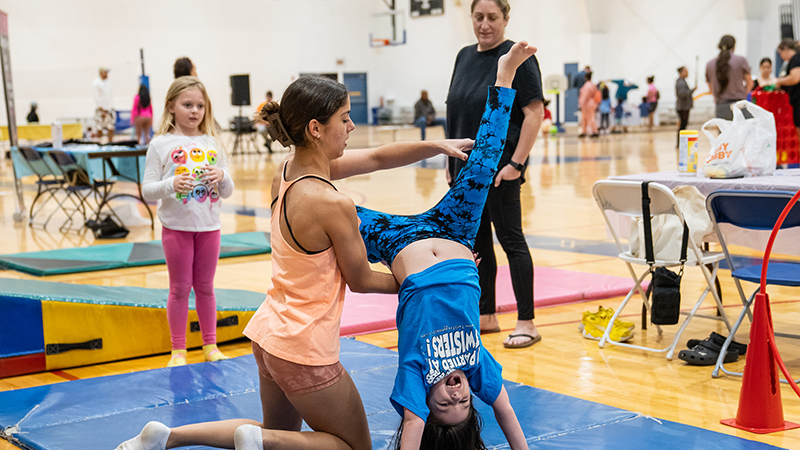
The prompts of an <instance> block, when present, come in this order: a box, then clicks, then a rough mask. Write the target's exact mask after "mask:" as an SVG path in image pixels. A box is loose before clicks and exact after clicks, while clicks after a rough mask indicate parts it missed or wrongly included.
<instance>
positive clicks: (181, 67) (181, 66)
mask: <svg viewBox="0 0 800 450" xmlns="http://www.w3.org/2000/svg"><path fill="white" fill-rule="evenodd" d="M172 74H173V75H175V78H180V77H188V76H192V77H196V76H197V72H196V71H195V70H194V63H192V60H191V59H189V58H187V57H185V56H183V57H180V58H178V59H176V60H175V64H174V65H173V66H172Z"/></svg>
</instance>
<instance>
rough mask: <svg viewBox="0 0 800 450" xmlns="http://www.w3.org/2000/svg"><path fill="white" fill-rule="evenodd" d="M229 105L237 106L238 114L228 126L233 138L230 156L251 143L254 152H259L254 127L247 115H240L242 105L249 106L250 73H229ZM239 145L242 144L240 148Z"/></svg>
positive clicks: (242, 151) (242, 150) (240, 151)
mask: <svg viewBox="0 0 800 450" xmlns="http://www.w3.org/2000/svg"><path fill="white" fill-rule="evenodd" d="M231 105H232V106H238V107H239V115H238V117H236V118H234V119H233V121H232V122H231V125H230V128H231V131H233V133H234V135H235V138H234V140H233V152H232V153H231V156H235V155H237V154H239V153H242V154H244V153H249V152H246V151H244V150H245V148H244V146H248V145H252V147H253V150H255V153H261V151H260V150H259V149H258V145H257V144H256V129H255V126H254V124H253V121H252V120H251V119H250V118H249V117H245V116H243V115H242V106H250V75H231ZM240 145H243V147H242V148H240Z"/></svg>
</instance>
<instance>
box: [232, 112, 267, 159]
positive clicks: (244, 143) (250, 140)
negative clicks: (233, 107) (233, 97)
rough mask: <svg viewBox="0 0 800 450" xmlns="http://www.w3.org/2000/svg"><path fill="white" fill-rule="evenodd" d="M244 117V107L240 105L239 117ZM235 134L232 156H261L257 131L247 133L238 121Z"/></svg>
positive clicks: (234, 130)
mask: <svg viewBox="0 0 800 450" xmlns="http://www.w3.org/2000/svg"><path fill="white" fill-rule="evenodd" d="M238 117H242V105H239V116H238ZM233 132H234V134H235V137H234V139H233V151H232V152H231V156H236V155H239V154H242V155H245V154H252V153H258V154H259V155H260V154H261V150H259V149H258V143H257V142H256V132H255V131H245V130H243V129H242V124H241V123H239V121H238V119H237V121H236V123H235V126H234V129H233ZM248 147H252V148H253V150H255V151H254V152H248V151H247V150H248Z"/></svg>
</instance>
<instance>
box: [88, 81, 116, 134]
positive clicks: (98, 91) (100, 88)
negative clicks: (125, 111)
mask: <svg viewBox="0 0 800 450" xmlns="http://www.w3.org/2000/svg"><path fill="white" fill-rule="evenodd" d="M97 73H98V77H97V78H95V79H94V81H93V82H92V97H93V98H94V104H95V110H94V123H95V127H96V129H97V138H98V139H102V138H103V130H108V142H114V125H115V122H116V116H115V115H114V100H113V97H112V96H111V81H110V80H109V79H108V69H107V68H105V67H101V68H100V69H99V70H98V71H97Z"/></svg>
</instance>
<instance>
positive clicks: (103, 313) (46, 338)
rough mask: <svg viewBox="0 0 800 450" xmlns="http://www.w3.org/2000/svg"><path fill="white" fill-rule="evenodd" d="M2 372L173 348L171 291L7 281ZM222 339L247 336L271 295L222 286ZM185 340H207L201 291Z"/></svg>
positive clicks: (0, 296)
mask: <svg viewBox="0 0 800 450" xmlns="http://www.w3.org/2000/svg"><path fill="white" fill-rule="evenodd" d="M1 280H2V282H0V314H2V315H3V324H2V326H0V378H3V377H9V376H14V375H21V374H25V373H33V372H40V371H43V370H55V369H62V368H65V367H76V366H82V365H87V364H97V363H101V362H108V361H115V360H119V359H125V358H135V357H139V356H147V355H154V354H158V353H166V352H169V351H170V350H171V348H172V347H171V344H170V336H169V326H168V324H167V314H166V305H167V295H168V293H169V290H167V289H148V288H137V287H110V286H94V285H77V284H68V283H52V282H47V281H34V280H14V279H5V278H4V279H1ZM215 292H216V297H217V319H218V320H217V341H218V342H225V341H230V340H233V339H238V338H241V337H242V330H244V327H245V326H246V325H247V322H248V321H249V320H250V318H251V317H252V316H253V314H254V313H255V310H256V309H258V306H259V305H261V303H262V302H263V301H264V293H259V292H251V291H243V290H234V289H216V290H215ZM189 309H190V311H189V331H190V332H189V333H187V338H186V343H187V345H188V346H189V347H190V348H191V347H199V346H200V345H202V337H201V336H200V333H199V331H200V328H199V325H198V324H197V313H196V312H195V311H194V310H193V309H194V294H192V296H191V298H190V299H189Z"/></svg>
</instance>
